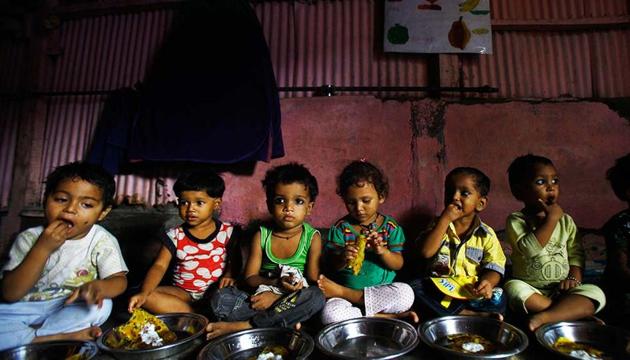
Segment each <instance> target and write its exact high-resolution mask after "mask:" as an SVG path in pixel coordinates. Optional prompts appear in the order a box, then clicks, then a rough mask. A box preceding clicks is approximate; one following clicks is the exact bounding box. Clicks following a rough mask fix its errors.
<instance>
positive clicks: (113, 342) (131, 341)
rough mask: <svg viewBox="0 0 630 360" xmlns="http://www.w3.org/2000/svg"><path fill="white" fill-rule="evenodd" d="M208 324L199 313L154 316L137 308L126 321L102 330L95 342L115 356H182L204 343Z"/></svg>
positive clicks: (126, 357) (142, 357) (131, 357)
mask: <svg viewBox="0 0 630 360" xmlns="http://www.w3.org/2000/svg"><path fill="white" fill-rule="evenodd" d="M207 324H208V319H206V318H205V317H204V316H202V315H199V314H186V313H174V314H164V315H157V316H154V315H151V314H149V313H147V312H146V311H144V310H140V309H137V310H134V312H133V314H132V316H131V318H130V319H129V321H127V322H126V323H124V324H122V325H119V326H117V327H114V328H112V329H110V330H108V331H106V332H105V333H103V335H102V336H100V337H99V338H98V340H97V344H98V347H99V348H100V349H102V350H104V351H106V352H108V353H110V354H111V355H113V356H114V357H115V358H117V359H165V358H169V359H173V358H175V359H177V358H184V357H186V356H188V355H190V353H191V352H193V351H195V350H196V349H197V348H198V347H199V346H200V345H201V344H202V343H203V341H204V337H203V334H204V331H205V327H206V325H207Z"/></svg>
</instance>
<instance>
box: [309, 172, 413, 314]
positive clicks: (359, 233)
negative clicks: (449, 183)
mask: <svg viewBox="0 0 630 360" xmlns="http://www.w3.org/2000/svg"><path fill="white" fill-rule="evenodd" d="M387 192H388V183H387V179H386V178H385V175H384V174H383V172H382V171H381V170H380V169H379V168H377V167H376V166H375V165H373V164H371V163H369V162H367V161H354V162H352V163H350V164H349V165H347V166H346V167H345V168H344V169H343V171H342V172H341V174H340V175H339V179H338V190H337V193H338V195H339V196H340V197H341V198H342V199H343V201H344V203H345V205H346V209H347V210H348V215H346V216H345V217H343V218H342V219H340V220H339V221H337V223H336V224H335V225H334V226H333V227H332V228H331V229H330V232H329V236H328V241H327V242H326V246H325V250H324V251H325V253H324V254H325V255H324V259H325V260H326V264H327V271H328V275H329V276H330V277H326V276H324V275H321V276H320V279H319V281H318V282H317V283H318V285H319V287H320V289H322V291H323V292H324V295H325V296H326V298H328V301H327V302H326V306H325V307H324V309H323V311H322V315H321V318H322V323H323V324H329V323H333V322H338V321H343V320H347V319H352V318H357V317H361V316H363V315H365V316H378V317H391V318H409V319H410V320H411V321H413V322H418V316H417V315H416V313H415V312H412V311H409V309H410V308H411V306H412V305H413V291H412V290H411V287H409V285H407V284H405V283H402V282H394V277H395V276H396V271H397V270H399V269H400V268H401V267H402V266H403V256H402V253H401V251H402V249H403V245H404V243H405V235H404V233H403V231H402V228H401V227H400V226H399V225H398V223H397V222H396V220H394V219H393V218H391V217H390V216H387V215H383V214H381V213H380V212H379V211H378V207H379V205H380V204H382V203H383V202H384V201H385V198H386V196H387ZM359 241H363V242H364V243H363V244H359ZM357 259H359V261H358V262H357ZM361 260H362V261H361ZM348 264H350V266H348Z"/></svg>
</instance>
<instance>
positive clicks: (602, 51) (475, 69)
mask: <svg viewBox="0 0 630 360" xmlns="http://www.w3.org/2000/svg"><path fill="white" fill-rule="evenodd" d="M490 4H491V10H492V18H493V23H502V24H509V23H510V21H514V22H515V23H516V24H523V23H525V24H527V21H530V22H529V23H530V24H534V25H535V24H536V23H537V22H539V23H541V24H554V23H555V24H563V25H568V26H565V27H568V28H571V25H580V24H583V25H584V26H583V27H586V26H587V25H588V24H591V25H592V26H593V27H594V26H595V25H596V24H601V23H603V24H607V23H614V22H619V21H621V22H623V21H625V23H626V26H625V29H623V30H620V29H614V28H611V29H605V28H604V29H600V30H592V31H589V30H567V31H522V30H521V31H511V30H500V31H496V30H495V31H494V32H493V40H494V54H493V55H490V56H461V57H460V58H459V59H458V58H454V57H452V58H451V59H450V61H451V63H452V64H451V65H452V66H458V65H457V64H456V63H457V62H458V61H460V62H461V65H462V69H463V79H462V80H463V81H462V84H463V85H465V86H481V85H486V84H487V85H491V86H495V87H497V88H498V89H499V92H498V93H497V94H493V95H487V96H491V97H501V98H556V97H567V96H568V97H578V98H591V97H621V96H630V73H629V72H628V71H626V70H624V69H628V67H629V66H630V30H628V28H627V25H628V22H629V21H630V18H629V17H628V16H629V14H630V11H629V9H628V6H629V5H628V4H629V2H628V1H623V0H554V1H546V0H492V1H491V2H490ZM507 28H509V26H507ZM547 28H551V29H553V25H551V26H548V27H547ZM576 29H577V27H576ZM471 96H474V95H471Z"/></svg>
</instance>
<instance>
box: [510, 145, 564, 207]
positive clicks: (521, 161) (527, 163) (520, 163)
mask: <svg viewBox="0 0 630 360" xmlns="http://www.w3.org/2000/svg"><path fill="white" fill-rule="evenodd" d="M538 165H549V166H553V162H552V161H551V160H549V159H548V158H546V157H544V156H539V155H533V154H527V155H522V156H519V157H517V158H516V159H514V161H512V163H511V164H510V166H509V167H508V181H509V183H510V191H511V192H512V195H514V197H515V198H517V199H520V194H519V188H520V186H521V185H522V184H523V183H525V182H526V181H528V180H530V179H531V177H532V173H533V172H534V168H535V167H536V166H538Z"/></svg>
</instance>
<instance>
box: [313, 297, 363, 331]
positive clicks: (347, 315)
mask: <svg viewBox="0 0 630 360" xmlns="http://www.w3.org/2000/svg"><path fill="white" fill-rule="evenodd" d="M362 316H363V314H362V313H361V310H360V309H359V308H357V307H355V306H354V305H352V303H351V302H349V301H347V300H344V299H340V298H332V299H329V300H328V302H326V305H325V306H324V308H323V309H322V313H321V320H322V324H324V325H328V324H332V323H336V322H339V321H343V320H347V319H352V318H358V317H362Z"/></svg>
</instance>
